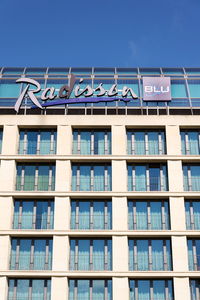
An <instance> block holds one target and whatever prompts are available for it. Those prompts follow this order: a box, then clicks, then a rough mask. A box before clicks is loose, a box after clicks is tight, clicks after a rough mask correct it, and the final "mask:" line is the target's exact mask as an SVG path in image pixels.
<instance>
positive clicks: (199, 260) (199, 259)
mask: <svg viewBox="0 0 200 300" xmlns="http://www.w3.org/2000/svg"><path fill="white" fill-rule="evenodd" d="M188 260H189V270H190V271H200V240H194V239H188Z"/></svg>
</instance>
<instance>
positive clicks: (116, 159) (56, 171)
mask: <svg viewBox="0 0 200 300" xmlns="http://www.w3.org/2000/svg"><path fill="white" fill-rule="evenodd" d="M0 71H1V72H0V114H1V117H0V129H1V131H0V142H1V143H0V146H1V147H0V148H1V155H0V157H1V165H0V178H1V180H0V300H68V299H69V300H112V299H113V300H121V299H124V300H128V299H130V300H199V299H200V273H199V271H200V231H199V230H200V68H199V69H197V68H196V69H195V68H177V69H169V68H157V69H147V68H146V69H145V68H138V69H137V68H129V69H126V68H1V69H0ZM27 78H31V79H34V80H35V81H34V82H32V83H31V82H28V81H26V79H27ZM81 78H82V79H83V80H82V79H81ZM145 78H147V79H145ZM16 80H18V83H16ZM145 80H147V81H148V80H149V81H148V82H147V85H145ZM167 80H169V81H167ZM28 84H32V85H31V86H29V85H28ZM63 85H65V87H64V88H61V87H62V86H63ZM66 85H67V86H66ZM31 88H32V89H33V90H34V91H35V92H34V93H32V94H31V93H30V90H31ZM40 88H41V91H40ZM46 88H49V89H48V90H45V91H44V89H46ZM128 89H129V90H128ZM130 89H131V90H130ZM36 90H37V91H36ZM105 90H107V93H106V92H105ZM148 93H149V97H150V98H151V97H152V99H150V98H149V101H147V100H148V99H147V100H144V98H145V96H146V97H147V98H148ZM20 95H21V98H20ZM56 95H57V96H56ZM34 97H36V98H34ZM109 97H110V98H109ZM41 98H42V99H43V101H41ZM35 99H36V100H35ZM56 99H57V100H56ZM111 100H112V101H111ZM37 101H39V102H37ZM70 101H71V102H70ZM33 102H34V103H33ZM16 103H17V104H16ZM38 103H39V104H38ZM52 104H54V105H53V106H52ZM39 105H42V106H43V107H42V108H43V109H41V108H40V107H38V106H39ZM33 106H34V107H33Z"/></svg>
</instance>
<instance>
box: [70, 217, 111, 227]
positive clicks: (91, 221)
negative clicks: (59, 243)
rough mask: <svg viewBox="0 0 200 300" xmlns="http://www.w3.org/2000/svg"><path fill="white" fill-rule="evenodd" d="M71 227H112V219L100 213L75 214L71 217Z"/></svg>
mask: <svg viewBox="0 0 200 300" xmlns="http://www.w3.org/2000/svg"><path fill="white" fill-rule="evenodd" d="M71 229H94V230H95V229H100V230H104V229H111V219H110V217H108V216H105V215H99V214H87V215H81V214H79V215H74V216H72V217H71Z"/></svg>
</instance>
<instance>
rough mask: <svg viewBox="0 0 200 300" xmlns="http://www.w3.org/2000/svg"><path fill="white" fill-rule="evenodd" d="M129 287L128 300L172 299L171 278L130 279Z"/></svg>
mask: <svg viewBox="0 0 200 300" xmlns="http://www.w3.org/2000/svg"><path fill="white" fill-rule="evenodd" d="M129 288H130V300H151V299H152V300H173V299H174V297H173V291H172V281H171V280H130V281H129ZM136 295H137V296H136ZM152 297H153V298H152ZM195 300H196V299H195Z"/></svg>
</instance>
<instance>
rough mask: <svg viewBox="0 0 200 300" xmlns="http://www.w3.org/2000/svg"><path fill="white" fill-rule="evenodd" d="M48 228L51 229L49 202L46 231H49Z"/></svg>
mask: <svg viewBox="0 0 200 300" xmlns="http://www.w3.org/2000/svg"><path fill="white" fill-rule="evenodd" d="M41 218H42V216H41ZM50 227H51V201H50V200H49V201H48V206H47V229H50Z"/></svg>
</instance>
